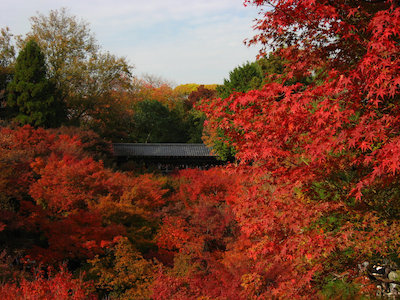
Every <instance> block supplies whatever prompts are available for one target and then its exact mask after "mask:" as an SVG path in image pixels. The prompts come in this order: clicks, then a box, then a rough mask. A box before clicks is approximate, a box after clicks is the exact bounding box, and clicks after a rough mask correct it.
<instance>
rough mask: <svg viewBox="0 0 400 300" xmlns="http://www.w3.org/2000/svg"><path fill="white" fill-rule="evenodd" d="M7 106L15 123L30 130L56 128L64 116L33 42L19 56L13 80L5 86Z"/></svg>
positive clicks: (39, 53) (42, 56)
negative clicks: (11, 110) (25, 125)
mask: <svg viewBox="0 0 400 300" xmlns="http://www.w3.org/2000/svg"><path fill="white" fill-rule="evenodd" d="M7 90H8V93H9V94H8V105H9V106H10V107H15V108H17V111H18V112H17V116H16V120H18V121H19V122H20V123H22V124H31V125H33V126H43V127H57V126H58V125H60V122H61V121H62V119H63V116H64V114H63V113H64V109H63V105H62V102H61V101H59V100H58V99H57V95H56V89H55V87H54V85H53V84H52V83H51V82H50V81H49V80H48V78H47V76H46V65H45V60H44V55H43V53H42V51H41V50H40V47H39V46H38V44H37V43H36V42H35V41H34V40H30V41H29V42H28V43H27V44H26V46H25V48H24V49H23V50H22V51H21V52H20V53H19V55H18V58H17V62H16V64H15V74H14V78H13V80H12V81H11V82H10V83H9V84H8V86H7Z"/></svg>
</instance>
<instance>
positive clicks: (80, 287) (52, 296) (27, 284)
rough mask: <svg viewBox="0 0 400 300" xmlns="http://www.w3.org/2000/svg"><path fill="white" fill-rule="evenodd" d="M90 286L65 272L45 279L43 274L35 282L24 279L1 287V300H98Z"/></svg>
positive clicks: (62, 271)
mask: <svg viewBox="0 0 400 300" xmlns="http://www.w3.org/2000/svg"><path fill="white" fill-rule="evenodd" d="M89 290H90V284H89V283H85V282H83V281H82V280H81V279H73V278H72V275H71V274H70V273H68V272H66V271H65V270H61V272H60V273H57V274H55V275H50V276H49V278H47V279H46V278H45V277H44V275H43V274H38V275H36V278H35V279H34V280H33V281H28V280H26V279H22V280H21V281H20V282H19V283H18V284H17V283H7V284H5V285H1V286H0V295H1V299H4V300H19V299H26V300H28V299H29V300H30V299H32V300H33V299H35V300H36V299H37V300H39V299H40V300H41V299H43V300H60V299H65V300H67V299H69V300H87V299H97V298H96V297H95V295H93V294H91V293H90V292H89Z"/></svg>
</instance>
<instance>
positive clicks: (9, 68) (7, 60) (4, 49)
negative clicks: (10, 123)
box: [0, 28, 15, 119]
mask: <svg viewBox="0 0 400 300" xmlns="http://www.w3.org/2000/svg"><path fill="white" fill-rule="evenodd" d="M14 63H15V47H14V43H13V35H12V34H11V33H10V30H9V29H8V28H2V29H1V31H0V119H5V118H7V117H8V116H9V115H10V114H11V113H10V109H9V108H8V107H7V105H6V102H7V93H6V88H7V85H8V83H9V82H10V81H11V79H12V76H13V73H14Z"/></svg>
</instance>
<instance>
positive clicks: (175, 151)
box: [113, 143, 214, 157]
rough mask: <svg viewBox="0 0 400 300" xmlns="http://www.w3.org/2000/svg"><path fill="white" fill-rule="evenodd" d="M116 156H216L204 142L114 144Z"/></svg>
mask: <svg viewBox="0 0 400 300" xmlns="http://www.w3.org/2000/svg"><path fill="white" fill-rule="evenodd" d="M113 149H114V155H115V156H169V157H210V156H214V155H213V154H212V153H211V151H210V149H209V148H207V147H206V146H205V145H204V144H167V143H162V144H153V143H151V144H139V143H118V144H113Z"/></svg>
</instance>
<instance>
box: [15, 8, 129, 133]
mask: <svg viewBox="0 0 400 300" xmlns="http://www.w3.org/2000/svg"><path fill="white" fill-rule="evenodd" d="M32 38H33V39H35V40H36V42H37V43H38V45H39V46H40V48H41V49H42V50H43V52H44V54H45V57H46V64H47V67H48V72H49V77H50V78H53V80H54V82H55V83H56V87H57V89H58V90H59V91H60V92H61V97H62V99H63V101H65V103H66V104H67V107H68V116H69V118H70V120H71V122H72V123H75V124H80V125H89V126H90V125H92V124H88V123H93V122H94V123H96V122H97V120H99V118H101V112H100V110H101V109H102V108H104V107H106V108H107V107H110V106H112V105H113V104H114V102H115V99H114V97H112V95H111V94H112V92H113V91H114V90H115V89H119V88H120V87H121V86H124V87H125V86H129V84H130V79H131V72H130V70H131V68H132V67H131V66H129V64H128V63H127V61H126V59H125V58H120V57H117V56H115V55H112V54H110V53H108V52H103V51H101V48H100V46H99V45H98V44H97V42H96V39H95V38H94V36H93V34H92V33H91V32H90V28H89V24H88V23H87V22H85V21H82V20H79V19H78V18H77V17H75V16H71V15H70V14H69V13H68V11H67V10H66V9H65V8H62V9H60V10H52V11H50V13H49V14H48V15H43V14H39V15H37V16H34V17H32V18H31V32H29V33H28V35H27V39H26V40H29V39H32ZM24 43H25V41H21V44H24Z"/></svg>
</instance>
